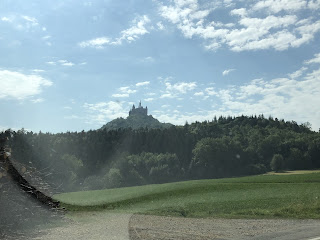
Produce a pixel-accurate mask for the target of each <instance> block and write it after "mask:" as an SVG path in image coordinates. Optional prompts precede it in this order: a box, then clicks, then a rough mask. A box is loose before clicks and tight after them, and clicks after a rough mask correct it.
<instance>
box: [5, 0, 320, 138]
mask: <svg viewBox="0 0 320 240" xmlns="http://www.w3.org/2000/svg"><path fill="white" fill-rule="evenodd" d="M319 40H320V1H319V0H265V1H260V0H250V1H244V0H238V1H233V0H217V1H205V0H198V1H197V0H153V1H151V0H128V1H111V0H104V1H103V0H96V1H80V0H65V1H49V0H38V1H36V0H33V1H24V0H20V1H19V0H17V1H14V2H13V1H9V0H1V2H0V85H1V87H0V109H1V118H0V129H6V128H12V129H21V128H22V127H23V128H25V129H27V130H32V131H35V132H38V131H40V130H41V131H43V132H47V131H48V132H65V131H81V130H89V129H97V128H99V127H101V126H102V125H103V124H105V123H107V122H108V121H110V120H112V119H115V118H117V117H126V116H127V115H128V111H129V109H130V107H131V106H132V104H133V103H135V104H136V105H137V104H138V102H139V100H141V101H142V105H143V106H146V105H147V106H148V108H149V114H152V115H153V116H154V117H155V118H157V119H159V120H160V121H162V122H170V123H173V124H184V123H185V122H186V121H188V122H189V123H191V122H194V121H203V120H212V119H213V117H214V116H215V115H216V116H220V115H224V116H227V115H231V116H238V115H242V114H244V115H254V114H257V115H259V114H264V115H265V116H266V117H268V116H270V115H271V116H273V117H277V118H284V119H285V120H288V121H291V120H294V121H297V122H298V123H305V122H310V123H311V124H312V128H313V129H314V130H316V131H317V130H318V129H319V128H320V110H319V109H320V108H319V106H320V44H319V42H320V41H319Z"/></svg>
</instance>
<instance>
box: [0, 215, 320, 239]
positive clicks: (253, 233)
mask: <svg viewBox="0 0 320 240" xmlns="http://www.w3.org/2000/svg"><path fill="white" fill-rule="evenodd" d="M319 236H320V221H319V220H284V219H259V220H253V219H197V218H178V217H165V216H151V215H131V214H124V213H115V212H109V211H102V212H78V213H70V214H67V215H66V216H65V217H64V218H63V220H62V221H61V222H60V223H59V225H56V226H51V227H50V228H47V229H41V230H39V229H38V230H36V231H34V232H33V233H32V234H31V235H29V236H25V237H24V238H23V239H33V240H47V239H48V240H61V239H70V240H73V239H74V240H78V239H80V240H81V239H93V240H99V239H108V240H129V239H130V240H160V239H161V240H165V239H168V240H169V239H170V240H173V239H175V240H182V239H183V240H200V239H201V240H202V239H220V240H229V239H252V240H256V239H259V240H266V239H277V240H289V239H290V240H293V239H295V240H296V239H299V240H301V239H312V238H314V237H319ZM0 239H1V237H0ZM5 239H12V238H5ZM21 239H22V238H21ZM319 239H320V238H319Z"/></svg>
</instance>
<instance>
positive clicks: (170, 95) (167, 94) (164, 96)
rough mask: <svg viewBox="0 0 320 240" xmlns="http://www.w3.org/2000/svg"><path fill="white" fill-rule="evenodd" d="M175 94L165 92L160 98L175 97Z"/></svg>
mask: <svg viewBox="0 0 320 240" xmlns="http://www.w3.org/2000/svg"><path fill="white" fill-rule="evenodd" d="M174 97H175V96H174V95H173V94H172V93H164V94H162V95H161V96H160V98H174Z"/></svg>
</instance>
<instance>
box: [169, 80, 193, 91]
mask: <svg viewBox="0 0 320 240" xmlns="http://www.w3.org/2000/svg"><path fill="white" fill-rule="evenodd" d="M165 85H166V89H167V91H174V92H179V93H186V92H188V91H191V90H193V89H195V88H196V86H197V84H196V83H195V82H189V83H187V82H179V83H175V84H171V83H169V82H166V83H165Z"/></svg>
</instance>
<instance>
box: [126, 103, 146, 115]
mask: <svg viewBox="0 0 320 240" xmlns="http://www.w3.org/2000/svg"><path fill="white" fill-rule="evenodd" d="M131 115H146V116H147V115H148V107H147V106H146V107H145V108H144V107H142V106H141V101H140V102H139V107H137V108H136V107H135V106H134V104H133V105H132V108H131V110H130V111H129V116H131Z"/></svg>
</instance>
